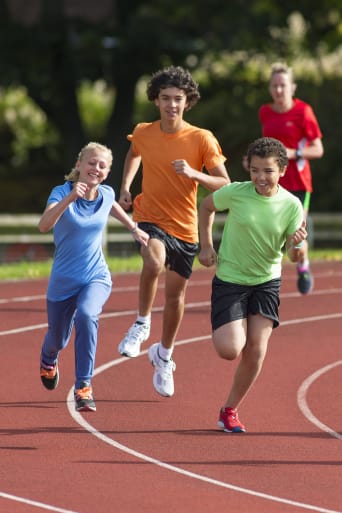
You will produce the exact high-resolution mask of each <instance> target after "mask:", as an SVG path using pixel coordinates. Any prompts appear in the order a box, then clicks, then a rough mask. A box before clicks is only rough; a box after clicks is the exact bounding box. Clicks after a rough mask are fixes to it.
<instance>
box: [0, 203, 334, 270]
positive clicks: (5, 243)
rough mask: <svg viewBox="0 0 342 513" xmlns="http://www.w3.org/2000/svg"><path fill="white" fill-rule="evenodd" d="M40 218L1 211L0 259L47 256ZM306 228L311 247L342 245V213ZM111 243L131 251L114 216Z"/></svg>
mask: <svg viewBox="0 0 342 513" xmlns="http://www.w3.org/2000/svg"><path fill="white" fill-rule="evenodd" d="M39 218H40V215H39V214H17V215H10V214H0V261H2V262H4V261H11V260H12V261H13V260H16V259H17V260H18V259H19V260H20V259H24V258H25V259H31V260H34V259H41V258H44V257H47V256H49V252H48V250H47V248H48V247H49V246H50V247H51V246H53V236H52V233H51V232H50V233H40V232H39V231H38V227H37V226H38V221H39ZM224 219H225V215H224V214H217V215H216V217H215V225H214V230H215V231H214V238H216V239H217V240H218V239H219V238H220V234H221V228H222V226H223V223H224ZM308 231H309V239H310V244H311V246H313V247H325V248H327V247H330V248H342V213H319V214H311V215H310V217H309V222H308ZM111 245H112V246H115V247H116V253H117V254H120V248H123V251H122V255H123V256H127V254H128V253H129V248H130V247H132V250H134V242H133V240H132V236H131V234H130V233H129V232H128V231H127V230H126V229H125V228H124V227H123V226H122V225H121V223H119V222H118V221H117V220H116V219H114V218H110V219H109V221H108V226H107V233H106V237H105V246H106V249H107V250H109V248H110V247H111ZM16 253H17V254H18V258H16ZM50 253H51V248H50ZM109 253H110V251H109Z"/></svg>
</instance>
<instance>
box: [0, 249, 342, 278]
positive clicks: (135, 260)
mask: <svg viewBox="0 0 342 513" xmlns="http://www.w3.org/2000/svg"><path fill="white" fill-rule="evenodd" d="M310 259H311V260H312V261H318V260H321V261H322V260H323V261H329V260H331V261H342V249H320V250H312V251H310ZM285 261H286V258H285ZM107 262H108V265H109V269H110V270H111V272H112V273H114V274H115V273H124V272H139V271H140V270H141V258H140V256H139V255H134V256H131V257H122V258H119V257H108V258H107ZM51 264H52V260H47V261H44V262H18V263H13V264H12V263H11V264H2V265H0V281H4V280H27V279H35V278H47V277H48V276H49V274H50V269H51ZM194 268H195V269H199V268H203V267H202V266H201V265H200V263H199V262H198V261H197V260H196V261H195V266H194Z"/></svg>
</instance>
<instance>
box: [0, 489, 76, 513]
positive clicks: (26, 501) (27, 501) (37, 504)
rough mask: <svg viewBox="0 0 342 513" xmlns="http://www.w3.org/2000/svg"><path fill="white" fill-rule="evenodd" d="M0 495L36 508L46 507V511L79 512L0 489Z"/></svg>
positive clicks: (57, 512) (58, 512)
mask: <svg viewBox="0 0 342 513" xmlns="http://www.w3.org/2000/svg"><path fill="white" fill-rule="evenodd" d="M0 497H2V498H3V499H8V500H11V501H16V502H22V503H23V504H27V505H28V506H35V507H36V508H40V509H47V510H48V511H55V512H56V513H79V512H77V511H74V510H71V509H64V508H58V507H57V506H51V505H50V504H44V503H43V502H39V501H32V500H30V499H25V498H24V497H18V496H17V495H12V494H10V493H5V492H1V491H0ZM7 511H8V512H9V509H7Z"/></svg>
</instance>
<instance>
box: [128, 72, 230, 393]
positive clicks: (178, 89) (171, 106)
mask: <svg viewBox="0 0 342 513" xmlns="http://www.w3.org/2000/svg"><path fill="white" fill-rule="evenodd" d="M147 96H148V99H149V100H150V101H153V102H154V103H155V105H156V107H157V108H158V109H159V112H160V119H159V120H158V121H155V122H152V123H140V124H138V125H137V126H136V127H135V129H134V131H133V134H132V135H129V136H128V139H129V140H130V141H131V145H130V148H129V150H128V153H127V156H126V159H125V164H124V172H123V180H122V186H121V194H120V200H119V203H120V205H121V206H122V207H123V208H124V209H125V210H128V209H129V208H130V207H131V205H132V197H131V193H130V186H131V184H132V182H133V179H134V177H135V175H136V173H137V172H138V169H139V167H140V164H141V163H142V167H143V180H142V192H141V194H139V195H138V196H137V197H136V198H135V200H134V203H133V219H134V221H135V222H136V223H137V225H138V226H139V228H142V229H143V230H145V231H146V232H147V233H148V234H149V236H150V239H149V243H148V246H147V247H143V246H141V247H140V253H141V256H142V259H143V268H142V272H141V275H140V286H139V311H138V316H137V319H136V321H135V322H134V324H133V325H132V326H131V327H130V328H129V330H128V332H127V333H126V335H125V337H124V338H123V340H122V341H121V342H120V344H119V347H118V350H119V353H120V354H122V355H124V356H128V357H131V358H132V357H135V356H138V354H139V352H140V346H141V344H142V343H143V342H144V341H145V340H147V339H148V337H149V335H150V325H151V310H152V306H153V302H154V298H155V294H156V291H157V286H158V278H159V275H160V274H161V272H162V271H163V270H164V268H165V273H166V276H165V305H164V311H163V326H162V334H161V340H160V342H159V343H158V342H157V343H155V344H153V345H152V346H151V347H150V348H149V351H148V355H149V359H150V362H151V363H152V365H153V367H154V376H153V384H154V387H155V389H156V391H157V392H158V393H159V394H160V395H162V396H165V397H170V396H172V395H173V394H174V382H173V371H174V370H175V367H176V366H175V363H174V361H173V360H172V352H173V347H174V342H175V338H176V335H177V332H178V328H179V326H180V323H181V320H182V317H183V313H184V298H185V290H186V286H187V283H188V279H189V278H190V275H191V272H192V265H193V261H194V258H195V255H196V253H197V250H198V231H197V189H198V185H199V184H201V185H202V186H204V187H205V188H206V189H208V190H210V191H215V190H217V189H219V188H220V187H222V186H223V185H225V184H227V183H229V182H230V180H229V177H228V174H227V170H226V168H225V165H224V162H225V160H226V158H225V157H224V156H223V155H222V150H221V148H220V146H219V144H218V142H217V140H216V138H215V137H214V135H213V134H212V133H211V132H209V131H208V130H204V129H201V128H198V127H195V126H193V125H190V124H189V123H187V122H186V121H184V119H183V114H184V112H185V111H186V110H189V109H190V108H191V107H193V106H194V105H195V104H196V103H197V101H198V100H199V98H200V94H199V91H198V84H196V82H195V81H194V80H193V78H192V76H191V74H190V73H189V71H187V70H185V69H183V68H181V67H178V66H177V67H175V66H171V67H169V68H166V69H163V70H160V71H158V72H157V73H155V74H154V75H153V76H152V78H151V80H150V82H149V84H148V87H147ZM204 168H205V169H206V170H207V173H204V172H203V169H204Z"/></svg>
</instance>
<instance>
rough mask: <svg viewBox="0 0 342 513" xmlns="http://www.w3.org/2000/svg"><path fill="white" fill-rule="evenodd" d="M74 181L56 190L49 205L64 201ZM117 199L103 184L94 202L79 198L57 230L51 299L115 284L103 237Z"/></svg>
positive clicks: (68, 210) (50, 281) (58, 223)
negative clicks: (98, 284)
mask: <svg viewBox="0 0 342 513" xmlns="http://www.w3.org/2000/svg"><path fill="white" fill-rule="evenodd" d="M72 187H73V184H72V182H66V183H65V184H63V185H58V186H57V187H54V188H53V189H52V191H51V193H50V196H49V198H48V200H47V204H50V203H55V202H59V201H61V200H62V199H63V198H64V197H65V196H67V195H68V194H69V193H70V191H71V189H72ZM114 199H115V194H114V191H113V189H112V188H111V187H109V186H108V185H100V186H99V188H98V196H97V198H96V199H95V200H93V201H88V200H86V199H83V198H79V199H78V200H77V201H74V202H73V203H71V204H70V205H69V206H68V208H67V209H66V210H65V212H64V213H63V214H62V216H61V217H60V219H59V220H58V221H57V223H56V224H55V226H54V228H53V235H54V242H55V247H56V250H55V256H54V261H53V265H52V270H51V275H50V280H49V284H48V290H47V298H48V300H50V301H62V300H64V299H66V298H68V297H70V296H73V295H75V294H77V293H78V292H79V290H80V289H81V288H82V287H84V285H87V284H88V283H90V282H93V281H99V282H103V283H107V284H108V285H111V283H112V282H111V275H110V272H109V269H108V266H107V263H106V260H105V257H104V254H103V249H102V237H103V230H104V228H105V226H106V223H107V220H108V216H109V213H110V210H111V208H112V206H113V203H114Z"/></svg>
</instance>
